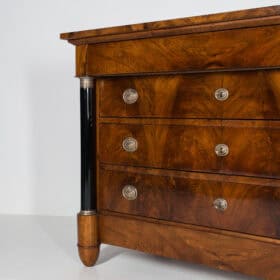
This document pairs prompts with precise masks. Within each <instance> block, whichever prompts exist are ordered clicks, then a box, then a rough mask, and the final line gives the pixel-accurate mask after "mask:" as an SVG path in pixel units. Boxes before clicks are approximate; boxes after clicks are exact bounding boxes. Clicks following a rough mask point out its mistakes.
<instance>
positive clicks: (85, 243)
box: [77, 211, 100, 266]
mask: <svg viewBox="0 0 280 280" xmlns="http://www.w3.org/2000/svg"><path fill="white" fill-rule="evenodd" d="M77 219H78V250H79V256H80V259H81V261H82V263H83V264H84V265H85V266H94V265H95V263H96V261H97V259H98V256H99V251H100V242H99V238H98V217H97V214H96V213H95V212H92V211H86V212H83V211H82V212H80V213H79V214H78V217H77Z"/></svg>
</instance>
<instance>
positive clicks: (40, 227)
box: [0, 215, 255, 280]
mask: <svg viewBox="0 0 280 280" xmlns="http://www.w3.org/2000/svg"><path fill="white" fill-rule="evenodd" d="M0 237H1V238H0V280H10V279H11V280H19V279H20V280H33V279H34V280H35V279H36V280H38V279H39V280H45V279H46V280H49V279H52V280H56V279H59V280H63V279H67V280H72V279H73V280H79V279H81V280H87V279H95V280H126V279H129V280H130V279H133V280H138V279H139V280H140V279H141V280H143V279H145V280H150V279H151V280H156V279H161V280H162V279H163V280H164V279H176V280H177V279H190V280H204V279H205V280H210V279H211V280H222V279H224V280H233V279H235V280H237V279H239V280H249V279H251V280H252V279H255V278H250V277H244V276H241V275H239V274H232V273H225V272H221V271H215V270H212V269H208V268H205V267H202V266H198V265H191V264H188V263H185V262H180V261H174V260H170V259H166V258H160V257H155V256H151V255H146V254H143V253H140V252H135V251H131V250H127V249H123V248H119V247H113V246H106V245H104V246H102V248H101V255H100V257H99V260H98V263H97V265H96V266H95V267H93V268H86V267H84V266H83V265H81V263H80V261H79V259H78V256H77V251H76V246H75V243H76V222H75V217H73V218H72V217H36V216H8V215H2V216H0Z"/></svg>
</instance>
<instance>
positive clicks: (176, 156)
mask: <svg viewBox="0 0 280 280" xmlns="http://www.w3.org/2000/svg"><path fill="white" fill-rule="evenodd" d="M115 120H116V119H115ZM133 122H134V123H133ZM135 122H138V123H135ZM139 122H140V120H138V121H135V120H131V121H130V122H129V121H128V120H124V121H121V123H119V124H117V123H102V124H100V137H99V143H100V144H99V158H100V161H101V162H103V163H112V164H125V165H133V166H147V167H155V168H168V169H177V170H187V171H200V172H219V173H225V174H237V175H238V174H239V175H249V176H261V177H272V178H280V173H279V170H280V142H279V138H280V122H279V121H237V120H236V121H213V120H212V121H206V120H185V121H183V120H176V121H173V122H172V121H163V120H161V121H160V120H158V121H157V120H144V121H142V124H139ZM127 138H129V139H131V138H133V139H136V141H137V150H136V151H134V152H128V151H126V150H125V149H124V148H123V146H122V144H123V141H124V140H125V139H127ZM218 144H224V145H227V146H228V148H229V153H228V155H226V156H218V155H217V154H216V151H215V148H216V147H217V145H218Z"/></svg>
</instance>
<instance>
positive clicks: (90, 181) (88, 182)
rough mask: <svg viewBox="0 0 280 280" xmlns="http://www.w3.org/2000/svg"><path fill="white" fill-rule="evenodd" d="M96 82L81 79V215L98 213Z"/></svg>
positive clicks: (89, 79)
mask: <svg viewBox="0 0 280 280" xmlns="http://www.w3.org/2000/svg"><path fill="white" fill-rule="evenodd" d="M93 96H94V82H93V78H92V77H87V76H86V77H80V110H81V111H80V114H81V213H82V214H84V215H87V214H88V215H91V214H93V213H95V212H96V164H95V162H96V137H95V131H96V127H95V126H96V122H95V98H93Z"/></svg>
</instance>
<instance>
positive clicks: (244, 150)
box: [61, 6, 280, 280]
mask: <svg viewBox="0 0 280 280" xmlns="http://www.w3.org/2000/svg"><path fill="white" fill-rule="evenodd" d="M61 38H62V39H66V40H68V41H69V42H70V43H72V44H74V45H75V47H76V75H77V77H79V78H80V81H81V90H80V97H81V212H80V213H79V214H78V247H79V254H80V258H81V260H82V261H83V263H84V264H85V265H87V266H92V265H94V264H95V262H96V260H97V258H98V253H99V248H100V244H101V243H106V244H111V245H117V246H122V247H126V248H131V249H135V250H140V251H143V252H146V253H151V254H156V255H160V256H165V257H170V258H175V259H181V260H186V261H189V262H195V263H200V264H204V265H208V266H211V267H214V268H217V269H223V270H230V271H239V272H242V273H245V274H248V275H253V276H257V277H261V278H263V279H269V280H279V279H280V269H279V266H280V250H279V249H280V171H279V170H280V142H279V138H280V6H274V7H267V8H260V9H253V10H245V11H238V12H230V13H223V14H216V15H208V16H199V17H191V18H184V19H177V20H168V21H160V22H152V23H146V24H135V25H129V26H121V27H113V28H106V29H97V30H88V31H80V32H72V33H64V34H61Z"/></svg>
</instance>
